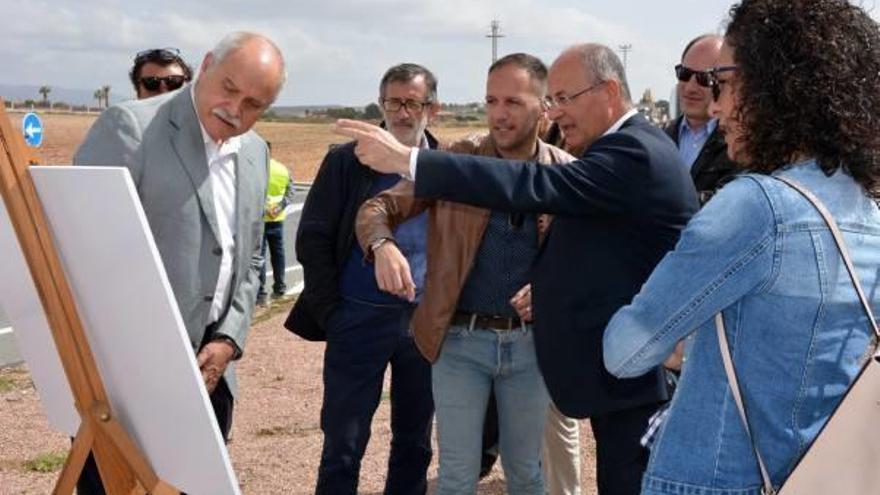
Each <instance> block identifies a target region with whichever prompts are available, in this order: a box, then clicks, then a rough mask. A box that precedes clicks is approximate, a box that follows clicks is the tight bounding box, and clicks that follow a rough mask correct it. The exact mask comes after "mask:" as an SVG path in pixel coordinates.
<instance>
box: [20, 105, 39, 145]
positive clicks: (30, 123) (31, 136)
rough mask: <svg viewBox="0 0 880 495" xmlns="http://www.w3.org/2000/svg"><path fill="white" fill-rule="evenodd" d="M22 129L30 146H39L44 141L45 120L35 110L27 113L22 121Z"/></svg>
mask: <svg viewBox="0 0 880 495" xmlns="http://www.w3.org/2000/svg"><path fill="white" fill-rule="evenodd" d="M21 130H22V132H24V141H25V142H26V143H27V145H28V146H30V147H32V148H38V147H39V146H40V144H42V143H43V122H41V121H40V117H39V116H37V114H35V113H34V112H30V113H28V114H25V116H24V119H22V121H21Z"/></svg>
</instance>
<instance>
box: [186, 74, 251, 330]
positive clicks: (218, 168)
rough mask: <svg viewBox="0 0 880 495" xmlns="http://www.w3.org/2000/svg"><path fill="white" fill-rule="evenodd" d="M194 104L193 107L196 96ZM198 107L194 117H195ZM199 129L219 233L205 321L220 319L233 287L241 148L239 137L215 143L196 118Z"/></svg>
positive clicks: (194, 104) (197, 113)
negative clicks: (217, 259)
mask: <svg viewBox="0 0 880 495" xmlns="http://www.w3.org/2000/svg"><path fill="white" fill-rule="evenodd" d="M190 96H191V97H192V98H193V107H194V108H197V107H196V101H195V96H194V95H193V92H192V90H190ZM198 115H199V112H198V109H197V110H196V118H197V119H198ZM199 128H200V129H201V131H202V141H203V143H204V145H205V156H206V157H207V163H206V164H205V166H207V167H208V174H209V175H208V177H209V179H210V181H211V191H212V192H213V195H214V212H215V213H216V215H217V227H218V233H219V234H220V239H218V240H219V242H220V249H221V250H222V254H221V255H220V273H219V274H218V275H217V285H216V287H215V289H214V299H213V300H212V301H211V310H210V312H209V313H208V324H211V323H214V322H216V321H217V320H219V319H220V315H221V314H222V312H223V306H224V305H225V304H226V299H227V298H228V297H229V292H230V289H231V286H232V271H233V270H232V260H233V259H234V257H235V232H236V230H237V228H238V225H237V221H236V217H235V194H236V191H235V157H236V155H238V152H239V150H240V149H241V139H240V138H239V137H238V136H235V137H232V138H230V139H229V140H227V141H225V142H223V143H220V144H218V143H217V142H215V141H214V140H213V139H212V138H211V136H209V135H208V132H207V131H205V126H204V125H202V121H201V119H199Z"/></svg>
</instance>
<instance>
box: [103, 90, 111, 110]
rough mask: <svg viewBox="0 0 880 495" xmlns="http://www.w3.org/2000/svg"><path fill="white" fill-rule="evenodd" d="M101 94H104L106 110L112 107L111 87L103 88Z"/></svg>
mask: <svg viewBox="0 0 880 495" xmlns="http://www.w3.org/2000/svg"><path fill="white" fill-rule="evenodd" d="M101 92H102V93H104V108H107V107H109V106H110V86H101Z"/></svg>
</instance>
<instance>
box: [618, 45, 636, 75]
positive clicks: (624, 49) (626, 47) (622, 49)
mask: <svg viewBox="0 0 880 495" xmlns="http://www.w3.org/2000/svg"><path fill="white" fill-rule="evenodd" d="M617 48H618V49H619V50H620V52H621V53H623V71H624V72H626V61H627V55H629V52H631V51H632V49H633V46H632V45H631V44H629V43H626V44H623V45H619V46H618V47H617Z"/></svg>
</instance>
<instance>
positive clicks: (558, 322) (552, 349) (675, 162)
mask: <svg viewBox="0 0 880 495" xmlns="http://www.w3.org/2000/svg"><path fill="white" fill-rule="evenodd" d="M417 167H418V168H417V174H416V195H417V196H421V197H428V198H438V199H440V198H442V199H446V200H450V201H458V202H461V203H468V204H472V205H475V206H480V207H483V208H488V209H491V210H499V211H511V212H514V211H516V212H544V213H552V214H554V215H555V218H554V220H553V223H552V224H551V227H550V231H549V233H548V235H547V239H546V241H545V242H544V244H543V246H542V248H541V251H540V253H539V255H538V257H537V259H536V261H535V266H534V267H533V273H532V294H533V296H532V308H533V315H534V320H535V324H534V325H535V326H534V328H535V347H536V350H537V355H538V363H539V365H540V367H541V371H542V373H543V375H544V380H545V382H546V383H547V388H548V389H549V391H550V395H551V396H552V397H553V401H554V402H555V403H556V406H557V407H558V408H559V409H560V410H561V411H562V412H563V413H565V414H566V415H567V416H572V417H578V418H581V417H588V416H592V415H599V414H605V413H608V412H612V411H617V410H621V409H628V408H632V407H636V406H639V405H644V404H649V403H652V402H660V401H663V400H666V399H668V393H667V390H666V383H665V378H664V375H663V372H662V370H661V369H659V368H655V369H654V370H652V371H651V372H649V373H647V374H646V375H643V376H641V377H638V378H633V379H623V380H621V379H617V378H615V377H613V376H611V375H610V374H609V373H608V372H607V371H606V370H605V367H604V365H603V359H602V335H603V333H604V330H605V326H606V325H607V323H608V320H609V319H610V318H611V315H613V314H614V312H615V311H617V310H618V309H619V308H620V307H621V306H624V305H626V304H628V303H629V302H630V301H631V300H632V298H633V296H634V295H635V294H636V293H638V291H639V289H640V287H641V286H642V284H643V283H644V282H645V280H646V279H647V278H648V275H650V273H651V271H652V270H653V269H654V266H655V265H656V264H657V263H658V262H659V261H660V259H661V258H662V257H663V255H664V254H665V253H666V252H667V251H669V250H670V249H672V248H673V247H674V245H675V243H676V241H677V240H678V236H679V233H680V231H681V230H682V228H684V226H685V224H686V223H687V222H688V220H689V219H690V217H691V216H692V215H693V214H694V213H695V212H696V211H697V209H698V208H699V204H698V201H697V194H696V191H695V189H694V184H693V181H692V180H691V178H690V175H689V174H688V170H687V167H685V165H684V164H683V163H682V162H681V159H680V158H679V156H678V150H677V149H676V148H675V144H674V143H673V142H672V140H670V139H669V137H668V136H667V135H666V134H664V133H663V131H662V130H660V129H658V128H656V127H654V126H652V125H651V124H649V123H648V122H647V121H646V120H645V119H644V118H643V117H642V116H641V115H635V116H633V117H631V118H630V119H627V120H626V121H625V122H624V124H623V126H621V128H620V130H619V131H618V132H615V133H612V134H609V135H607V136H604V137H601V138H599V139H597V140H596V141H595V142H594V143H593V144H592V145H590V147H589V148H587V150H586V151H585V152H584V155H583V156H582V157H581V158H580V159H579V160H577V161H575V162H572V163H569V164H564V165H557V166H553V167H546V166H542V165H539V164H537V163H533V162H513V161H506V160H499V159H495V158H487V157H480V156H471V155H453V154H447V153H441V152H436V151H429V150H421V151H420V152H419V156H418V165H417Z"/></svg>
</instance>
